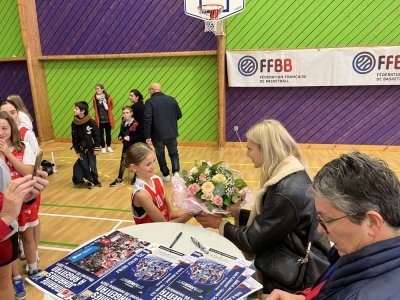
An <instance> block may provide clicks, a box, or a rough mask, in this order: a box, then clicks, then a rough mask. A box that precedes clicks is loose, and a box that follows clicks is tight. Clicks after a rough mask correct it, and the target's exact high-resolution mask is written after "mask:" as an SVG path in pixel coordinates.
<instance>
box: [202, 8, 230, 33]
mask: <svg viewBox="0 0 400 300" xmlns="http://www.w3.org/2000/svg"><path fill="white" fill-rule="evenodd" d="M223 10H224V7H223V6H222V5H219V4H205V5H200V6H199V12H200V14H201V16H202V18H203V20H204V32H212V33H214V34H215V35H225V33H224V22H223V20H220V19H219V17H220V15H221V13H222V11H223Z"/></svg>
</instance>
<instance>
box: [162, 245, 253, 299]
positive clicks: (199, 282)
mask: <svg viewBox="0 0 400 300" xmlns="http://www.w3.org/2000/svg"><path fill="white" fill-rule="evenodd" d="M192 258H194V259H195V260H194V261H193V262H192V263H191V265H190V268H188V269H186V271H185V272H183V273H182V275H180V276H179V277H177V278H176V279H175V281H173V282H172V283H171V284H170V285H168V286H166V287H165V288H164V290H163V291H162V294H161V293H160V294H158V295H157V299H159V300H163V299H180V298H182V299H205V300H206V299H221V298H222V296H223V295H224V294H225V293H226V292H227V290H228V289H229V288H230V286H231V285H232V284H233V283H234V282H235V281H236V280H237V279H238V278H239V277H240V276H241V275H242V274H243V272H244V271H245V270H246V268H248V266H249V264H250V263H249V262H248V261H245V260H242V259H238V258H236V257H234V256H230V255H228V254H226V253H222V252H220V251H217V250H215V249H212V248H210V249H209V253H208V254H205V253H202V252H198V251H196V252H194V253H193V254H192Z"/></svg>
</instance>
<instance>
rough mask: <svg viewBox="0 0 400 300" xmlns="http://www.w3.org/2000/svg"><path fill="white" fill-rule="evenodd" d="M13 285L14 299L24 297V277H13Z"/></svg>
mask: <svg viewBox="0 0 400 300" xmlns="http://www.w3.org/2000/svg"><path fill="white" fill-rule="evenodd" d="M12 282H13V286H14V297H15V299H16V300H23V299H26V289H25V284H24V279H22V278H20V279H13V280H12Z"/></svg>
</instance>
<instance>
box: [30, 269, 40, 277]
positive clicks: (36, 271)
mask: <svg viewBox="0 0 400 300" xmlns="http://www.w3.org/2000/svg"><path fill="white" fill-rule="evenodd" d="M39 272H40V270H39V269H36V270H32V271H28V276H32V275H35V274H37V273H39Z"/></svg>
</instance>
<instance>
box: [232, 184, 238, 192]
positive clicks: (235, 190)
mask: <svg viewBox="0 0 400 300" xmlns="http://www.w3.org/2000/svg"><path fill="white" fill-rule="evenodd" d="M232 193H233V194H236V193H239V189H238V188H237V187H236V186H234V187H233V188H232Z"/></svg>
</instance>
